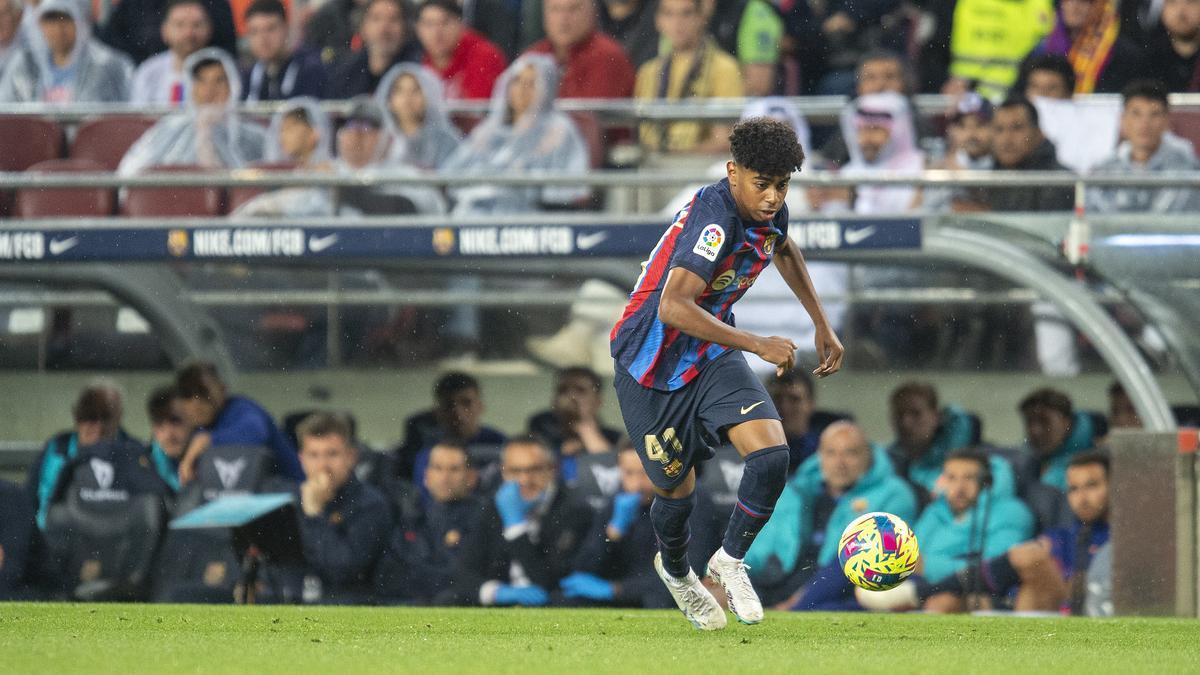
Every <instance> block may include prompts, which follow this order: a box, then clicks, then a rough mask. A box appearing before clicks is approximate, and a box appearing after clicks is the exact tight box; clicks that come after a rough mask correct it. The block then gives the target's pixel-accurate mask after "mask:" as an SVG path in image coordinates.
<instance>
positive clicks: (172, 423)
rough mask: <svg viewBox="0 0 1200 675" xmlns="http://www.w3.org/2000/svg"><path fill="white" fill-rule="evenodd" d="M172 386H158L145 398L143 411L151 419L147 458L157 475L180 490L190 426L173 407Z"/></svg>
mask: <svg viewBox="0 0 1200 675" xmlns="http://www.w3.org/2000/svg"><path fill="white" fill-rule="evenodd" d="M175 399H176V396H175V387H173V386H170V385H168V386H165V387H159V388H158V389H155V390H154V391H153V392H151V393H150V398H149V399H147V400H146V414H147V416H148V417H149V418H150V461H151V463H153V465H154V471H155V472H156V473H158V477H159V478H162V480H163V482H164V483H166V484H167V486H168V487H170V488H171V491H172V492H179V461H180V460H182V459H183V452H184V451H185V450H187V442H188V436H190V435H191V429H189V428H188V426H187V425H186V424H184V423H183V418H182V417H181V416H180V415H179V413H178V412H177V411H176V410H175Z"/></svg>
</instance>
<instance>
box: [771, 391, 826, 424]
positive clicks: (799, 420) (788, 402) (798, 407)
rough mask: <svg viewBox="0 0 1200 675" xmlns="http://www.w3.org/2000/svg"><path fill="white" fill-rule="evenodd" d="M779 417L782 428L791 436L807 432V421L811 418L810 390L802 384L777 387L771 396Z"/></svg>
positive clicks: (811, 400)
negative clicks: (781, 421)
mask: <svg viewBox="0 0 1200 675" xmlns="http://www.w3.org/2000/svg"><path fill="white" fill-rule="evenodd" d="M771 400H772V401H773V402H774V403H775V409H776V410H778V411H779V417H781V418H782V420H783V429H784V431H786V432H787V433H788V435H791V436H803V435H804V434H806V433H808V428H809V422H810V421H811V420H812V414H813V408H814V407H815V405H816V404H815V402H814V401H813V396H812V392H811V391H809V390H808V387H806V386H804V385H803V384H789V385H787V386H786V387H777V388H776V389H775V390H774V391H773V393H772V396H771Z"/></svg>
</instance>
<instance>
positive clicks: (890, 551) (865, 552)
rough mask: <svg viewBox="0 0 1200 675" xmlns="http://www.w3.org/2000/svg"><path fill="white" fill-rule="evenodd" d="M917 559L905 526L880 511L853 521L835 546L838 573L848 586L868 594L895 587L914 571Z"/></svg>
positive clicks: (916, 553)
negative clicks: (839, 568) (840, 573)
mask: <svg viewBox="0 0 1200 675" xmlns="http://www.w3.org/2000/svg"><path fill="white" fill-rule="evenodd" d="M920 555H921V553H920V550H919V549H918V548H917V537H916V535H914V534H913V531H912V529H911V528H909V526H908V523H906V522H904V521H903V520H901V519H900V518H899V517H898V516H894V515H892V514H890V513H884V512H882V511H875V512H873V513H864V514H863V515H861V516H859V517H857V518H855V519H854V522H852V523H850V524H849V525H847V526H846V529H845V530H843V531H842V538H841V539H840V540H839V542H838V563H839V564H840V565H841V566H842V572H843V573H844V574H845V575H846V578H847V579H849V580H850V583H852V584H854V585H855V586H858V587H859V588H863V589H866V590H868V591H886V590H888V589H889V588H895V587H896V586H899V585H900V582H902V581H904V580H905V579H907V578H908V575H910V574H912V573H913V571H914V570H916V569H917V558H919V557H920Z"/></svg>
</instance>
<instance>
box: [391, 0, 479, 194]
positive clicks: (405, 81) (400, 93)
mask: <svg viewBox="0 0 1200 675" xmlns="http://www.w3.org/2000/svg"><path fill="white" fill-rule="evenodd" d="M427 11H441V10H427ZM488 88H489V89H490V88H491V85H490V84H489V85H488ZM375 100H376V101H377V102H378V103H379V107H380V108H382V109H383V110H386V111H387V112H388V114H387V115H385V116H384V124H385V126H386V127H387V130H388V137H389V139H390V140H389V143H390V145H389V148H388V154H387V159H388V162H390V163H392V164H403V165H405V166H410V167H413V168H416V169H421V170H424V171H433V170H436V169H437V168H438V167H439V166H441V165H442V164H443V163H444V162H445V161H446V159H447V158H449V157H450V155H452V154H454V151H455V150H456V149H457V148H458V145H459V143H461V142H462V133H460V132H459V130H458V127H455V126H454V124H453V123H452V122H451V121H450V115H449V114H447V112H446V99H445V96H444V93H443V90H442V81H441V80H439V79H438V77H437V76H436V75H435V74H434V73H433V72H432V71H430V70H429V69H428V68H425V67H423V66H418V65H416V64H412V63H401V64H399V65H397V66H395V67H393V68H392V69H391V70H390V71H388V74H387V75H384V77H383V80H382V81H381V82H380V83H379V90H378V91H376V92H375Z"/></svg>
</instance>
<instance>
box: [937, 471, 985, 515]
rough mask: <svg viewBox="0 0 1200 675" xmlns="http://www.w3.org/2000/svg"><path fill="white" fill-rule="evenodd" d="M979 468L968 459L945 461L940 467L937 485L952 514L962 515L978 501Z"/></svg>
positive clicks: (979, 485)
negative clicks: (940, 475)
mask: <svg viewBox="0 0 1200 675" xmlns="http://www.w3.org/2000/svg"><path fill="white" fill-rule="evenodd" d="M981 468H982V467H980V466H979V462H976V461H973V460H969V459H951V460H947V461H946V464H945V465H944V466H942V477H941V479H940V480H939V481H938V483H939V485H940V486H941V488H942V490H943V494H945V495H946V502H947V503H948V504H949V505H950V511H951V512H952V513H956V514H958V513H962V512H963V511H966V510H967V509H969V508H971V507H972V506H975V502H976V501H978V500H979V492H980V487H981V483H982V481H981V480H980V479H981V476H980V473H981Z"/></svg>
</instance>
